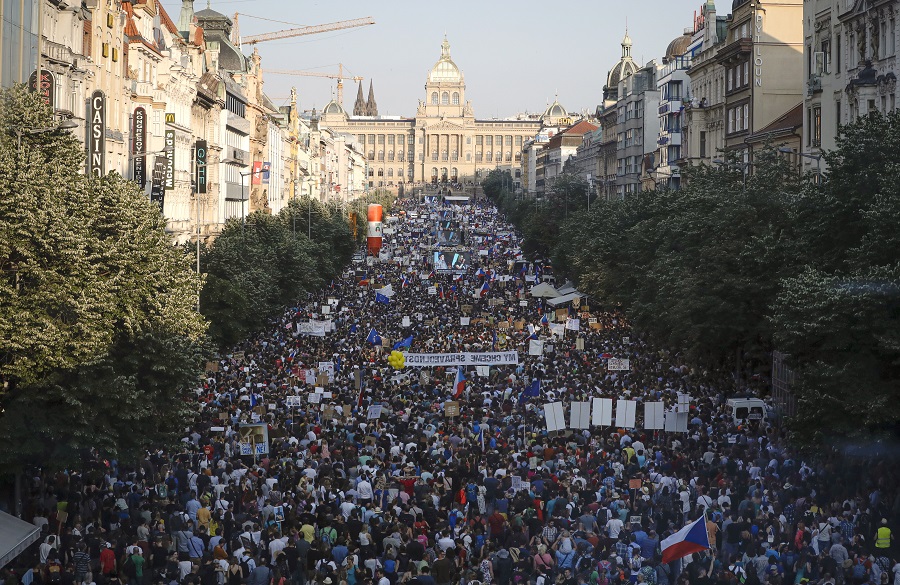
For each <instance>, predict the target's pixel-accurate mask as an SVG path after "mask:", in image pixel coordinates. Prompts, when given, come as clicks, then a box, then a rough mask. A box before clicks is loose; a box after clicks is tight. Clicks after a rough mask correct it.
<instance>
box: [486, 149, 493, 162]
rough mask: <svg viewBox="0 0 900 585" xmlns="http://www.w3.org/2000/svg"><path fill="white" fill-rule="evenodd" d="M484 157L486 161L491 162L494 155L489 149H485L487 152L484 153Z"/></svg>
mask: <svg viewBox="0 0 900 585" xmlns="http://www.w3.org/2000/svg"><path fill="white" fill-rule="evenodd" d="M485 158H486V159H487V161H488V162H491V161H492V160H494V155H493V153H492V152H491V151H490V150H489V151H487V154H486V155H485Z"/></svg>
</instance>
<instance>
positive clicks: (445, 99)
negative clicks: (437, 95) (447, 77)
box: [441, 91, 450, 106]
mask: <svg viewBox="0 0 900 585" xmlns="http://www.w3.org/2000/svg"><path fill="white" fill-rule="evenodd" d="M441 105H442V106H449V105H450V94H449V93H447V92H446V91H445V92H444V93H442V94H441Z"/></svg>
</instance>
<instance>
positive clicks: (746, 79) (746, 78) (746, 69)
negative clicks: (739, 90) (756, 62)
mask: <svg viewBox="0 0 900 585" xmlns="http://www.w3.org/2000/svg"><path fill="white" fill-rule="evenodd" d="M741 69H742V71H743V75H742V76H741V87H746V86H747V85H750V61H744V66H743V67H742V68H741Z"/></svg>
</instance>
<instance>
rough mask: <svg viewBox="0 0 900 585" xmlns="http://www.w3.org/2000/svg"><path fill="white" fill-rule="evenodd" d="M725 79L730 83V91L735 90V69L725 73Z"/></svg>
mask: <svg viewBox="0 0 900 585" xmlns="http://www.w3.org/2000/svg"><path fill="white" fill-rule="evenodd" d="M725 78H726V80H727V82H728V91H731V90H732V89H734V69H729V70H728V71H726V72H725Z"/></svg>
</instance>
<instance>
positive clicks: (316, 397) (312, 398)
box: [308, 392, 322, 404]
mask: <svg viewBox="0 0 900 585" xmlns="http://www.w3.org/2000/svg"><path fill="white" fill-rule="evenodd" d="M321 398H322V395H321V394H319V393H318V392H310V393H309V398H308V400H309V403H310V404H318V403H319V402H321Z"/></svg>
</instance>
